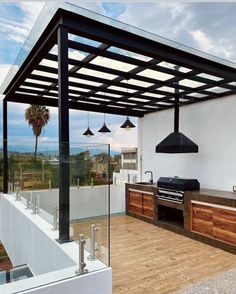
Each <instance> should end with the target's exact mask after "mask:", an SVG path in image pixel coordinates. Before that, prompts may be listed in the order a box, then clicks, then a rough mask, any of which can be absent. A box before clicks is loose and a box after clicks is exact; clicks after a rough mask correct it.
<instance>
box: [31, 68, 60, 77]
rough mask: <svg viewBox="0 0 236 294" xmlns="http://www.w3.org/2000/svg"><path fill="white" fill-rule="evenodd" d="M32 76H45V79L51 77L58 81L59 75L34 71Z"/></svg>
mask: <svg viewBox="0 0 236 294" xmlns="http://www.w3.org/2000/svg"><path fill="white" fill-rule="evenodd" d="M32 74H33V75H39V76H43V77H49V78H54V79H58V75H57V74H54V73H50V72H45V71H41V70H33V71H32Z"/></svg>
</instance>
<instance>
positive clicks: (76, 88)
mask: <svg viewBox="0 0 236 294" xmlns="http://www.w3.org/2000/svg"><path fill="white" fill-rule="evenodd" d="M69 90H77V91H82V92H89V91H90V90H89V89H85V88H82V87H73V86H69Z"/></svg>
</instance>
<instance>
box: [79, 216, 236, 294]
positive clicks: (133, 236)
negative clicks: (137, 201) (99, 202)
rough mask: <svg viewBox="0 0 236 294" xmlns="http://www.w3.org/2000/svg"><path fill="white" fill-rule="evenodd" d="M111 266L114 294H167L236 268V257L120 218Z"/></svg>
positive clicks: (113, 237)
mask: <svg viewBox="0 0 236 294" xmlns="http://www.w3.org/2000/svg"><path fill="white" fill-rule="evenodd" d="M100 221H101V220H100ZM81 225H82V224H81ZM75 227H77V225H75ZM76 229H78V227H77V228H76ZM111 266H112V269H113V293H114V294H123V293H125V294H149V293H150V294H153V293H158V294H167V293H172V292H174V291H176V290H178V289H181V288H183V287H185V286H187V285H188V284H190V283H194V282H197V281H200V280H204V279H207V278H209V277H211V276H214V275H215V274H217V273H220V272H223V271H226V270H228V269H231V268H234V267H236V256H235V255H232V254H230V253H227V252H224V251H222V250H220V249H217V248H214V247H211V246H208V245H205V244H203V243H200V242H197V241H194V240H191V239H189V238H187V237H184V236H181V235H178V234H175V233H173V232H169V231H167V230H165V229H161V228H158V227H156V226H154V225H151V224H148V223H146V222H143V221H140V220H137V219H135V218H132V217H128V216H117V217H112V218H111Z"/></svg>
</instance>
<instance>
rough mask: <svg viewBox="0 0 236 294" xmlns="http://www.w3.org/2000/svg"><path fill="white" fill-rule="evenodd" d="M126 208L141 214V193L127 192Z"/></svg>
mask: <svg viewBox="0 0 236 294" xmlns="http://www.w3.org/2000/svg"><path fill="white" fill-rule="evenodd" d="M128 210H129V211H130V212H133V213H137V214H142V193H139V192H133V191H130V192H129V205H128Z"/></svg>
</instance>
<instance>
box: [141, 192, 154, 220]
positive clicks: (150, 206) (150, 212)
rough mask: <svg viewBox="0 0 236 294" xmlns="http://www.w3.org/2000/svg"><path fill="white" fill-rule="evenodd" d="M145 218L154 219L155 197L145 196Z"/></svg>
mask: <svg viewBox="0 0 236 294" xmlns="http://www.w3.org/2000/svg"><path fill="white" fill-rule="evenodd" d="M142 214H143V215H144V216H145V217H148V218H150V219H154V199H153V195H150V194H143V212H142Z"/></svg>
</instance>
